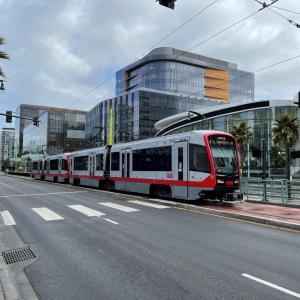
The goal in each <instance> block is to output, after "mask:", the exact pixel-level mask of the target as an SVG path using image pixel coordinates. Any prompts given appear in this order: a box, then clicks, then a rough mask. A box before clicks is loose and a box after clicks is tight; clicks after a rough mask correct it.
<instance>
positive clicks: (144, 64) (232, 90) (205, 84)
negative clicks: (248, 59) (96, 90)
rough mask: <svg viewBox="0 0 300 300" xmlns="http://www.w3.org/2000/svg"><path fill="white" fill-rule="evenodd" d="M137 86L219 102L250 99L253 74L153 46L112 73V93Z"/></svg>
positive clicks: (212, 59)
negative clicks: (146, 52) (113, 89)
mask: <svg viewBox="0 0 300 300" xmlns="http://www.w3.org/2000/svg"><path fill="white" fill-rule="evenodd" d="M140 88H149V89H155V90H160V91H168V92H173V93H176V94H182V95H187V96H190V97H200V98H203V99H207V100H210V99H214V100H218V101H220V102H222V103H229V102H231V103H232V102H238V101H241V100H247V101H253V100H254V74H253V73H250V72H246V71H243V70H239V69H238V66H237V65H236V64H234V63H231V62H227V61H223V60H219V59H215V58H211V57H207V56H203V55H198V54H195V53H190V52H186V51H182V50H178V49H174V48H168V47H165V48H157V49H154V50H152V51H151V52H150V53H149V54H147V55H146V56H145V57H143V58H142V59H140V60H138V61H136V62H134V63H133V64H131V65H129V66H126V67H125V68H123V69H122V70H120V71H118V72H117V74H116V95H121V94H124V93H125V92H128V91H131V90H136V89H140Z"/></svg>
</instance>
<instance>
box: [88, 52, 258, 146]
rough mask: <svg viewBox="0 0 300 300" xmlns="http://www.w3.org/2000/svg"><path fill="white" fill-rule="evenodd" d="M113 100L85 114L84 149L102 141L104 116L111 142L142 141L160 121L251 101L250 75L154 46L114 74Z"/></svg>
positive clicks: (228, 65) (225, 64)
mask: <svg viewBox="0 0 300 300" xmlns="http://www.w3.org/2000/svg"><path fill="white" fill-rule="evenodd" d="M115 92H116V97H113V98H112V99H107V100H104V101H101V102H100V103H99V104H98V105H96V106H95V107H94V108H93V109H91V110H90V111H89V112H88V113H87V116H86V139H87V140H90V145H89V146H90V147H91V146H97V145H103V144H106V143H107V132H108V129H107V128H108V115H109V110H110V108H111V109H112V115H113V132H114V137H113V139H114V142H115V143H116V142H126V141H129V140H137V139H144V138H148V137H151V136H153V135H154V134H155V133H156V129H155V128H154V124H155V123H156V122H157V121H158V120H160V119H162V118H165V117H168V116H171V115H174V114H178V113H180V112H185V111H188V110H194V109H197V108H201V107H211V106H216V105H220V104H224V103H230V102H236V101H239V100H246V101H253V100H254V74H253V73H249V72H245V71H242V70H239V69H238V68H237V65H236V64H234V63H230V62H226V61H222V60H218V59H214V58H210V57H206V56H202V55H198V54H194V53H190V52H185V51H180V50H177V49H173V48H157V49H154V50H153V51H151V52H150V53H149V54H147V55H146V56H144V57H143V58H141V59H140V60H137V61H136V62H134V63H133V64H131V65H129V66H126V67H125V68H123V69H121V70H120V71H118V72H117V73H116V91H115Z"/></svg>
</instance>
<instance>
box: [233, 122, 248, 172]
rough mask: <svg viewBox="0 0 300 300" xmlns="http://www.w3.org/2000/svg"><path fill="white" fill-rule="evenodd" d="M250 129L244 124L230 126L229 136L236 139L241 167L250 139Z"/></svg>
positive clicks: (243, 163)
mask: <svg viewBox="0 0 300 300" xmlns="http://www.w3.org/2000/svg"><path fill="white" fill-rule="evenodd" d="M250 129H251V127H248V126H247V123H246V122H241V123H240V124H239V125H237V126H232V129H231V132H230V133H231V134H232V135H233V136H234V137H235V138H236V141H237V144H238V149H239V152H240V158H241V165H242V167H244V165H245V153H246V147H247V145H248V144H249V142H250V141H251V139H252V136H253V134H252V132H251V131H250Z"/></svg>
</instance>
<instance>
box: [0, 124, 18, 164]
mask: <svg viewBox="0 0 300 300" xmlns="http://www.w3.org/2000/svg"><path fill="white" fill-rule="evenodd" d="M14 150H15V129H14V128H2V129H1V132H0V168H3V167H4V165H5V164H6V163H5V162H6V161H9V160H10V159H12V158H14V152H15V151H14Z"/></svg>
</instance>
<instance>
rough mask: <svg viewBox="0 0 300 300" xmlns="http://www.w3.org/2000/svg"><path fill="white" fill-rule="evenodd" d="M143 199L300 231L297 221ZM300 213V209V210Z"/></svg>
mask: <svg viewBox="0 0 300 300" xmlns="http://www.w3.org/2000/svg"><path fill="white" fill-rule="evenodd" d="M143 201H148V202H153V203H157V204H161V203H163V204H164V205H166V206H170V207H175V208H178V209H185V210H188V211H191V212H193V211H194V212H199V213H203V214H207V215H214V216H219V217H220V216H221V217H226V218H231V219H236V220H242V221H247V222H251V223H257V224H263V225H268V226H274V227H278V228H284V229H290V230H295V231H300V224H296V223H289V222H284V221H278V220H274V219H266V218H262V217H255V216H250V215H247V214H239V213H233V212H227V211H220V210H217V209H212V208H205V207H199V206H197V205H194V204H186V203H177V202H173V201H168V200H160V199H143ZM299 213H300V211H299Z"/></svg>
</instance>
